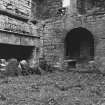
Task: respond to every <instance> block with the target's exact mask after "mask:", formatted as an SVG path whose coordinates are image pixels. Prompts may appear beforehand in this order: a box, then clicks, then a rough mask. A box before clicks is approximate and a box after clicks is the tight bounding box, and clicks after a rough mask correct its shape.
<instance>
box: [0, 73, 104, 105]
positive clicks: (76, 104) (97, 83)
mask: <svg viewBox="0 0 105 105" xmlns="http://www.w3.org/2000/svg"><path fill="white" fill-rule="evenodd" d="M0 105H105V76H103V75H101V74H95V73H92V74H89V73H76V72H75V73H73V72H55V73H51V74H46V75H43V76H39V75H31V76H24V77H23V76H19V77H9V78H8V79H6V78H5V79H3V78H1V79H0Z"/></svg>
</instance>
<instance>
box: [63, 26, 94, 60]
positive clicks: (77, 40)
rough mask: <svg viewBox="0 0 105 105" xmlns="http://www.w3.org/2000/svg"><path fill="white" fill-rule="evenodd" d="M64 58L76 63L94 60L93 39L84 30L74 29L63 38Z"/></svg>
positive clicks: (80, 28) (89, 33)
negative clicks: (73, 60)
mask: <svg viewBox="0 0 105 105" xmlns="http://www.w3.org/2000/svg"><path fill="white" fill-rule="evenodd" d="M65 57H66V58H67V59H75V60H76V61H89V60H92V59H94V38H93V35H92V33H91V32H90V31H88V30H87V29H85V28H82V27H79V28H74V29H72V30H71V31H70V32H68V34H67V36H66V38H65Z"/></svg>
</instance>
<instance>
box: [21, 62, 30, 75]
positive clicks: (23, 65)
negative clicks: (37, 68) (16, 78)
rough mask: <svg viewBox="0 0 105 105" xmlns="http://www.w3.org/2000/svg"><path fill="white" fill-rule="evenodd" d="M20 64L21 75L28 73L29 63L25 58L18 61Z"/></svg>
mask: <svg viewBox="0 0 105 105" xmlns="http://www.w3.org/2000/svg"><path fill="white" fill-rule="evenodd" d="M20 66H21V69H22V71H21V72H22V75H28V74H29V69H30V68H29V64H28V62H27V61H26V60H22V61H20Z"/></svg>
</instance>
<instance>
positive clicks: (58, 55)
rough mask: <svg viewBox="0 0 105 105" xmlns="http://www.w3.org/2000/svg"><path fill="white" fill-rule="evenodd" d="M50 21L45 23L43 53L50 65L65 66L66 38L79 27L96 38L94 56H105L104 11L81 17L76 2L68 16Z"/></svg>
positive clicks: (69, 10) (92, 12) (72, 2)
mask: <svg viewBox="0 0 105 105" xmlns="http://www.w3.org/2000/svg"><path fill="white" fill-rule="evenodd" d="M72 4H73V5H72ZM49 20H50V21H49ZM49 20H48V21H47V22H46V21H45V22H44V28H43V31H42V32H43V33H42V35H43V48H44V49H43V53H44V56H45V58H46V59H47V61H48V63H51V64H53V65H59V64H61V65H60V67H61V66H62V65H63V60H64V59H65V47H64V40H65V37H66V35H67V33H68V32H70V30H72V29H74V28H78V27H83V28H85V29H87V30H88V31H90V32H91V33H92V35H93V37H94V50H95V51H94V53H95V54H94V55H95V56H101V57H102V56H105V29H104V27H105V22H104V21H105V15H104V13H103V12H102V11H98V12H97V13H95V14H94V11H93V10H91V12H90V13H86V14H84V15H80V14H79V13H78V10H77V1H76V0H75V1H71V9H70V8H69V9H68V11H67V13H66V15H64V16H61V18H60V17H58V18H56V19H54V18H53V19H49Z"/></svg>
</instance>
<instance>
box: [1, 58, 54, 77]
mask: <svg viewBox="0 0 105 105" xmlns="http://www.w3.org/2000/svg"><path fill="white" fill-rule="evenodd" d="M54 70H55V68H53V67H51V66H50V65H48V64H47V62H45V60H40V61H39V65H38V66H37V67H36V66H33V67H31V66H30V65H29V62H28V61H26V60H21V61H18V60H17V59H15V58H11V59H9V60H7V61H6V60H5V59H0V75H4V76H19V75H23V76H25V75H32V74H38V75H41V74H43V73H46V72H50V73H51V72H53V71H54Z"/></svg>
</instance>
